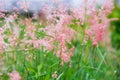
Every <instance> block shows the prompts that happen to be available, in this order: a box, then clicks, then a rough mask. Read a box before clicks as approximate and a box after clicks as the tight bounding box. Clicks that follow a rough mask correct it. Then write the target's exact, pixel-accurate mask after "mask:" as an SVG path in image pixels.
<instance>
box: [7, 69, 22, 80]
mask: <svg viewBox="0 0 120 80" xmlns="http://www.w3.org/2000/svg"><path fill="white" fill-rule="evenodd" d="M8 76H9V77H10V80H21V77H20V74H19V73H18V72H17V71H12V72H11V73H9V74H8Z"/></svg>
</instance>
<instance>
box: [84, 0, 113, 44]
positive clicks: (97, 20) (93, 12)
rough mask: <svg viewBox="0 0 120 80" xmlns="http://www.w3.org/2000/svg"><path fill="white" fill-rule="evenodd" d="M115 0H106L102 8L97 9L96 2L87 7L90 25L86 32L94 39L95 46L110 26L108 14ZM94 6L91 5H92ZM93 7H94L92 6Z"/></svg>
mask: <svg viewBox="0 0 120 80" xmlns="http://www.w3.org/2000/svg"><path fill="white" fill-rule="evenodd" d="M113 1H114V0H106V1H105V3H104V4H103V5H102V7H101V8H100V9H96V7H95V4H96V1H95V0H94V3H91V4H90V6H88V7H87V8H86V14H87V12H88V13H89V14H88V16H89V17H90V18H88V20H87V23H88V25H89V26H90V27H89V28H88V29H87V30H86V34H87V35H88V36H89V38H90V40H91V41H92V44H93V46H97V45H98V42H101V41H102V40H103V38H104V35H105V30H106V29H107V28H108V27H109V23H110V20H109V19H108V18H107V16H108V14H110V12H111V11H112V9H113V8H114V7H113V4H114V2H113ZM92 4H93V5H94V6H91V5H92ZM91 7H92V8H91Z"/></svg>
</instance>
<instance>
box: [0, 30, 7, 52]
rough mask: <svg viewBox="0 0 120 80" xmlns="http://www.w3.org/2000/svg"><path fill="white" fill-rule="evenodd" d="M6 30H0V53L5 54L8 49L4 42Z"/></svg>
mask: <svg viewBox="0 0 120 80" xmlns="http://www.w3.org/2000/svg"><path fill="white" fill-rule="evenodd" d="M3 32H4V29H3V28H0V53H2V52H3V50H4V49H5V47H6V43H5V41H4V36H3Z"/></svg>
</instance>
